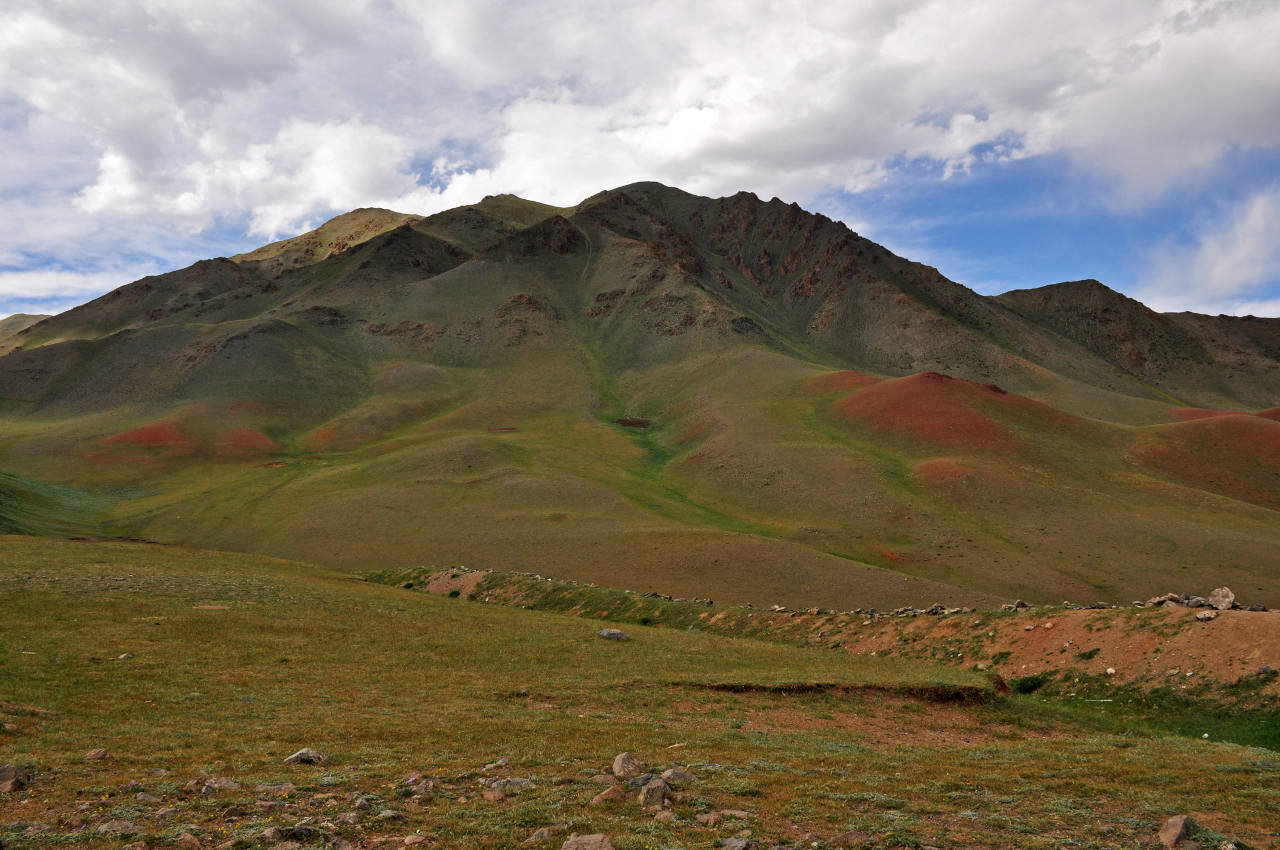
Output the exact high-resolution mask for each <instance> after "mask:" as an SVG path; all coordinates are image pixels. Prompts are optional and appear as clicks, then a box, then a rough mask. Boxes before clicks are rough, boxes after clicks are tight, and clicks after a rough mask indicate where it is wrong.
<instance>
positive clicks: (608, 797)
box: [590, 785, 626, 806]
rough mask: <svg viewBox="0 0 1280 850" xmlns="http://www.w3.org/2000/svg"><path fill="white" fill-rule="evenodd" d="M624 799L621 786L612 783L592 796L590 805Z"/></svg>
mask: <svg viewBox="0 0 1280 850" xmlns="http://www.w3.org/2000/svg"><path fill="white" fill-rule="evenodd" d="M625 799H626V795H625V794H623V793H622V788H621V787H620V786H618V785H613V786H611V787H609V788H606V789H604V790H603V791H601V792H600V793H599V794H597V795H595V796H594V797H592V798H591V803H590V805H592V806H603V805H605V804H607V803H613V802H617V801H619V800H625Z"/></svg>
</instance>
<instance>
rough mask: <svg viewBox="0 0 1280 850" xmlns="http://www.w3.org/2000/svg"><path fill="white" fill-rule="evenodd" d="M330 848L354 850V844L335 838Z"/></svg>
mask: <svg viewBox="0 0 1280 850" xmlns="http://www.w3.org/2000/svg"><path fill="white" fill-rule="evenodd" d="M233 843H234V842H233ZM329 850H352V845H351V842H350V841H348V840H347V839H345V838H335V839H333V840H332V841H330V842H329Z"/></svg>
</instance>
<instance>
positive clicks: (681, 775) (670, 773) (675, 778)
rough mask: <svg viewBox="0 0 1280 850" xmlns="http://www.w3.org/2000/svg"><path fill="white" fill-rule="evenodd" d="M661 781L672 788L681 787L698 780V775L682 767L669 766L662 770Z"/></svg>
mask: <svg viewBox="0 0 1280 850" xmlns="http://www.w3.org/2000/svg"><path fill="white" fill-rule="evenodd" d="M662 781H664V782H666V783H667V784H668V785H670V786H671V787H673V788H683V787H684V786H686V785H692V784H693V783H694V782H697V781H698V777H697V776H695V775H694V774H693V773H692V772H690V771H688V770H685V769H684V768H683V767H671V768H668V769H666V770H664V771H662Z"/></svg>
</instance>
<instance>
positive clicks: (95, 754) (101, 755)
mask: <svg viewBox="0 0 1280 850" xmlns="http://www.w3.org/2000/svg"><path fill="white" fill-rule="evenodd" d="M109 758H111V753H109V752H107V751H106V750H104V749H103V748H102V747H98V748H96V749H92V750H89V752H87V753H85V754H84V760H85V761H106V760H107V759H109Z"/></svg>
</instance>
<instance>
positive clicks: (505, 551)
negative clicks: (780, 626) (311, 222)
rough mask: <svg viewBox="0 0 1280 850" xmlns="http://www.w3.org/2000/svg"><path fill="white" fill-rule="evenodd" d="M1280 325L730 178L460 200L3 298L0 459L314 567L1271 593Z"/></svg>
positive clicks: (162, 526)
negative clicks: (884, 238)
mask: <svg viewBox="0 0 1280 850" xmlns="http://www.w3.org/2000/svg"><path fill="white" fill-rule="evenodd" d="M307 251H311V253H310V254H307ZM321 255H323V256H321ZM281 258H284V259H281ZM277 260H279V262H277ZM1082 305H1084V307H1087V308H1089V309H1090V310H1093V311H1094V313H1096V314H1097V315H1096V318H1095V319H1094V320H1092V321H1090V320H1088V318H1087V317H1088V316H1089V315H1091V314H1090V313H1088V312H1087V311H1083V310H1082ZM1090 305H1092V306H1090ZM1082 316H1083V317H1085V318H1081V317H1082ZM1278 330H1280V320H1267V319H1239V320H1235V319H1233V318H1231V317H1202V316H1194V315H1192V316H1186V315H1175V316H1165V315H1162V314H1157V313H1154V312H1152V311H1150V310H1148V309H1147V308H1145V307H1144V306H1142V305H1140V304H1138V302H1135V301H1133V300H1132V299H1127V298H1126V297H1125V296H1122V295H1120V294H1119V293H1115V292H1114V291H1112V290H1110V289H1107V288H1106V287H1105V286H1103V285H1102V284H1099V283H1097V282H1076V283H1068V284H1058V285H1054V286H1050V287H1044V288H1040V289H1035V290H1026V291H1020V292H1012V293H1005V294H1004V295H1001V296H994V297H991V296H982V295H979V294H977V293H975V292H973V291H972V290H969V289H967V288H966V287H963V286H962V285H960V284H957V283H954V282H952V281H949V280H947V279H946V278H945V277H944V276H943V275H941V274H940V273H939V272H938V271H937V270H936V269H933V268H931V267H928V266H925V265H922V264H919V263H914V262H911V261H909V260H906V259H904V258H902V257H898V256H897V255H895V254H893V253H892V252H890V251H888V250H887V249H884V248H883V247H882V246H879V245H876V244H875V243H873V242H871V241H869V240H866V239H864V238H863V237H861V236H858V235H857V234H855V233H854V232H853V231H851V230H849V229H848V228H847V227H845V226H844V225H843V224H841V223H839V222H835V221H833V220H831V219H829V218H827V217H825V216H821V215H815V214H812V213H809V212H806V211H804V210H803V209H801V208H800V207H799V206H798V205H795V204H786V203H784V202H782V201H780V200H778V199H773V200H770V201H761V200H760V199H758V198H756V197H755V196H754V195H751V194H750V193H738V194H736V195H733V196H729V197H725V198H718V199H711V198H701V197H698V196H695V195H691V194H689V193H686V192H682V191H680V190H676V189H670V188H668V187H664V186H661V185H660V184H655V183H639V184H632V185H630V186H625V187H621V188H618V189H613V190H608V191H605V192H601V193H598V194H596V195H593V196H592V197H590V198H587V199H585V200H584V201H583V202H582V203H580V204H578V205H577V206H575V207H570V208H555V207H550V206H547V205H542V204H537V203H535V202H528V201H524V200H522V199H518V198H515V197H514V196H491V197H489V198H486V199H484V200H482V201H481V202H479V203H477V204H474V205H469V206H465V207H459V208H455V209H453V210H448V211H445V212H442V213H437V214H435V215H432V216H412V215H408V214H403V213H396V212H394V211H386V210H358V211H353V212H352V213H350V214H346V215H345V217H344V216H339V217H337V218H335V219H333V220H331V221H330V222H327V223H326V224H324V225H322V226H321V227H320V228H317V229H316V230H315V231H311V232H309V233H307V234H303V235H302V236H300V237H295V238H294V239H293V240H281V241H280V242H277V243H272V245H269V246H264V248H262V249H259V250H258V251H256V252H248V253H247V254H243V255H239V256H238V257H237V258H220V259H215V260H205V261H201V262H199V263H196V264H194V265H192V266H190V267H188V268H186V269H180V270H177V271H174V272H170V273H167V274H164V275H157V276H153V277H149V278H144V279H143V280H141V281H137V282H135V283H132V284H128V285H126V286H124V287H121V288H119V289H117V290H115V291H113V292H112V293H108V294H107V295H105V296H103V297H102V298H99V299H96V300H95V301H93V302H90V303H89V304H86V305H82V306H81V307H78V308H75V309H73V310H71V311H68V312H67V313H64V314H61V315H59V316H56V317H51V318H49V319H45V320H43V321H41V322H39V323H37V324H35V325H33V326H32V327H30V328H28V329H27V330H26V331H24V332H22V333H20V334H19V335H18V336H17V337H15V341H16V343H17V348H15V349H14V350H13V351H11V352H10V353H8V354H6V355H4V356H0V420H2V421H3V422H4V423H5V425H6V430H5V437H4V438H3V439H2V440H0V457H3V458H5V460H4V461H3V464H5V466H6V469H7V470H9V471H12V472H14V473H15V474H19V475H23V476H25V477H27V478H29V479H38V480H47V481H50V482H52V483H55V484H58V485H62V486H67V485H71V486H78V487H85V488H87V489H89V490H91V491H94V492H116V493H120V492H125V493H137V494H147V495H137V496H129V497H127V498H119V499H118V500H117V502H116V503H115V507H114V508H113V509H112V510H111V511H108V512H107V515H108V516H109V518H110V522H111V523H112V527H113V528H120V529H124V530H125V531H127V532H128V533H129V534H132V535H134V536H139V537H146V538H150V539H157V540H164V541H172V542H187V543H191V544H194V545H205V546H217V547H222V548H232V549H250V550H252V551H258V552H264V553H268V554H277V555H282V556H288V557H300V558H303V559H306V560H313V561H317V562H321V563H327V564H333V565H343V564H353V563H354V561H355V560H359V559H363V558H368V557H373V558H377V559H380V560H386V561H387V562H388V563H391V564H413V563H426V562H436V563H438V562H439V561H440V560H441V559H444V560H446V561H447V560H456V561H457V562H460V563H467V564H469V565H472V566H482V565H490V566H493V567H495V568H503V567H504V566H509V561H508V559H510V558H512V557H518V558H520V559H521V560H522V561H523V562H524V563H526V564H527V565H528V566H529V567H530V568H531V569H536V570H538V571H540V572H544V573H545V574H548V575H560V576H562V577H566V578H579V579H587V580H592V581H598V582H600V583H610V582H613V583H616V582H620V581H623V580H624V578H623V577H626V578H625V580H626V581H627V582H629V583H634V584H637V585H643V586H645V587H646V588H647V589H652V590H664V591H672V590H676V591H681V592H685V591H688V592H690V593H693V592H694V591H693V590H690V589H691V588H696V595H702V596H708V595H714V596H718V597H720V598H725V596H726V594H735V593H736V594H741V598H742V599H743V600H744V601H746V600H755V601H762V600H764V599H766V598H768V599H769V601H778V600H789V601H790V602H793V603H796V602H800V601H804V600H805V599H814V598H820V599H821V600H822V602H825V603H827V604H831V605H839V606H841V607H844V608H851V607H857V604H861V602H865V601H866V600H867V599H874V600H876V601H877V602H879V603H884V602H886V601H891V602H898V603H905V602H922V600H919V599H915V598H914V597H913V596H912V595H911V594H913V593H920V592H927V593H930V594H931V595H935V596H938V597H945V599H943V601H949V602H956V603H970V602H977V601H986V602H989V601H991V600H993V599H994V598H997V597H999V596H1002V595H1006V594H1008V595H1019V596H1025V597H1028V598H1048V599H1053V598H1055V597H1056V598H1063V596H1064V595H1073V596H1083V597H1085V598H1087V597H1088V596H1097V597H1104V598H1108V599H1110V600H1112V601H1123V600H1124V597H1125V596H1126V595H1128V594H1129V593H1133V594H1134V595H1141V593H1143V592H1146V591H1147V590H1148V589H1149V588H1148V587H1147V585H1148V584H1151V583H1155V584H1156V585H1157V588H1156V590H1158V585H1159V583H1160V581H1162V580H1163V579H1162V577H1165V578H1167V577H1170V576H1174V575H1176V574H1177V573H1175V571H1177V570H1181V569H1183V568H1184V567H1186V566H1187V563H1184V562H1189V564H1190V567H1188V568H1193V569H1194V570H1197V571H1210V570H1212V571H1216V572H1217V573H1219V574H1221V575H1222V576H1223V577H1224V579H1223V580H1225V578H1226V577H1231V576H1235V577H1236V578H1235V579H1234V580H1238V581H1240V582H1246V583H1248V584H1249V586H1250V587H1251V588H1262V589H1263V593H1264V594H1265V593H1267V592H1272V593H1275V594H1276V600H1275V601H1280V591H1277V590H1275V589H1274V584H1273V579H1274V576H1273V575H1272V574H1271V572H1270V570H1271V569H1272V567H1271V566H1269V564H1270V561H1269V560H1268V559H1267V556H1266V554H1265V553H1266V552H1268V551H1273V547H1274V546H1275V545H1277V544H1280V535H1278V533H1277V531H1276V523H1275V522H1274V518H1275V510H1276V508H1277V503H1278V502H1277V498H1276V494H1277V493H1280V422H1276V421H1275V419H1274V418H1272V417H1270V416H1269V415H1266V414H1267V413H1268V411H1271V410H1273V409H1274V408H1275V404H1276V399H1277V398H1278V397H1280V337H1278V336H1276V334H1277V332H1278ZM1240 410H1247V411H1255V412H1259V413H1262V414H1264V415H1262V416H1249V417H1247V418H1246V419H1241V418H1240V417H1239V416H1238V415H1236V414H1234V413H1232V412H1233V411H1240ZM1184 420H1195V421H1185V422H1184ZM1197 423H1198V424H1197ZM1235 445H1239V447H1240V449H1239V450H1235V449H1233V448H1232V447H1233V446H1235ZM417 517H425V518H428V519H425V520H422V521H417V520H416V519H415V518H417ZM1205 580H1206V581H1211V580H1215V579H1205ZM1269 584H1271V586H1272V588H1273V590H1271V591H1267V590H1265V588H1266V587H1267V586H1268V585H1269ZM924 588H929V590H927V591H926V590H924ZM1156 590H1152V592H1156ZM1148 595H1150V593H1148ZM928 601H929V602H932V601H937V600H935V599H931V600H928ZM849 603H855V604H849Z"/></svg>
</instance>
